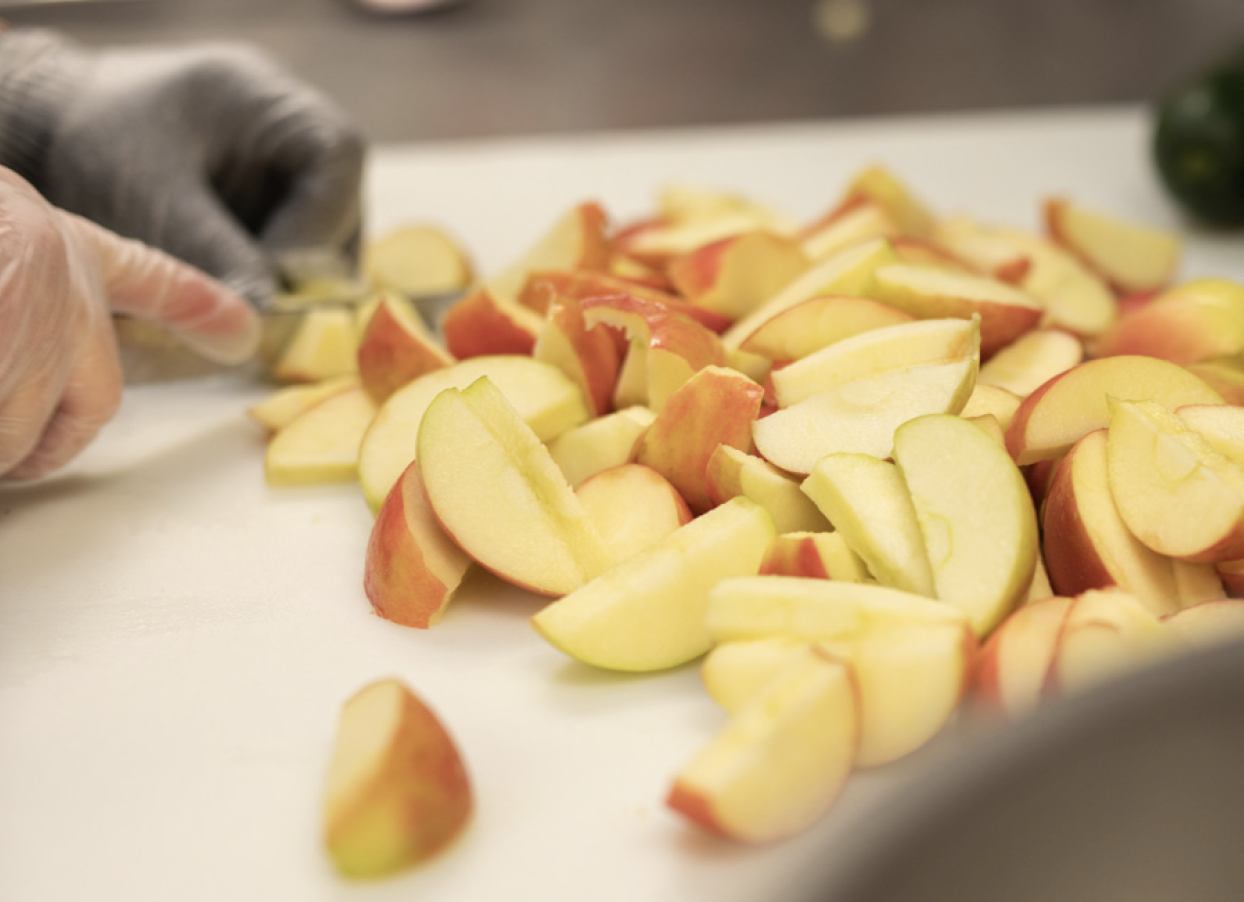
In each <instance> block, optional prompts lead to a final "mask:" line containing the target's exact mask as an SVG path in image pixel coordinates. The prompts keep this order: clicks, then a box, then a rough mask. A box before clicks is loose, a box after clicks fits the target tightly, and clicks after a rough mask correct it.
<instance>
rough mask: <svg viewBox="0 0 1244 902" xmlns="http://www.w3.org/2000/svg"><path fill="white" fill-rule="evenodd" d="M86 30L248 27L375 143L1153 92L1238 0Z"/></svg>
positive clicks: (855, 3) (548, 3)
mask: <svg viewBox="0 0 1244 902" xmlns="http://www.w3.org/2000/svg"><path fill="white" fill-rule="evenodd" d="M0 17H3V18H5V19H7V20H8V21H9V22H10V23H12V24H16V25H43V26H51V27H54V28H57V29H60V30H62V31H65V32H68V33H70V34H72V35H74V36H76V37H77V38H79V39H81V40H83V41H85V42H87V43H89V44H93V45H107V44H130V43H143V42H162V41H184V40H197V39H203V38H245V39H247V40H250V41H252V42H254V43H256V44H258V45H260V46H262V47H263V48H265V49H266V50H267V51H268V52H269V53H271V54H272V55H273V56H275V57H276V58H277V59H278V60H280V61H281V62H283V63H284V64H285V65H286V66H287V67H289V68H290V69H292V70H294V71H295V72H296V73H298V74H300V75H301V76H303V77H304V78H305V79H307V80H309V81H311V82H312V83H314V84H316V85H318V86H319V87H320V88H321V89H323V90H324V91H325V92H326V93H328V94H329V95H331V96H332V97H334V98H335V99H336V100H337V101H338V102H340V103H341V104H342V105H343V106H344V107H345V108H346V109H348V110H349V111H350V113H351V114H352V115H353V116H354V118H355V119H356V121H358V122H359V123H360V125H361V126H362V127H363V129H364V130H365V131H366V133H367V134H368V136H369V137H370V138H371V139H372V140H375V141H419V140H434V139H460V138H478V137H489V136H496V135H528V134H541V133H570V132H580V131H585V130H602V129H604V130H617V129H634V128H654V127H655V128H659V127H668V126H682V125H699V124H723V123H739V122H765V121H783V120H801V119H825V118H831V117H859V116H877V115H888V114H913V113H915V114H920V113H940V112H948V111H984V110H997V109H1016V108H1021V109H1027V108H1037V107H1050V106H1067V105H1086V104H1087V105H1095V104H1114V103H1147V102H1150V101H1151V100H1153V99H1154V98H1156V97H1157V96H1158V95H1159V94H1160V93H1161V92H1162V91H1164V90H1165V89H1166V88H1168V87H1169V86H1170V85H1171V84H1172V83H1173V82H1175V81H1177V80H1178V79H1180V78H1182V77H1183V76H1184V75H1186V74H1188V73H1190V72H1193V71H1195V70H1197V69H1198V68H1200V67H1201V66H1203V65H1205V64H1206V63H1207V62H1209V61H1211V60H1212V59H1213V58H1215V57H1216V56H1218V55H1220V54H1222V53H1223V52H1224V51H1226V50H1227V49H1229V48H1230V47H1232V46H1233V45H1235V44H1237V43H1239V42H1240V41H1242V40H1244V2H1241V0H627V2H622V3H619V2H609V0H459V2H455V3H451V4H450V5H448V6H445V7H443V8H440V9H437V10H435V11H432V12H425V13H422V14H417V15H413V14H405V15H393V14H378V13H375V12H368V11H366V10H364V9H363V8H362V7H361V6H360V5H359V4H358V3H356V2H353V0H44V2H4V0H0Z"/></svg>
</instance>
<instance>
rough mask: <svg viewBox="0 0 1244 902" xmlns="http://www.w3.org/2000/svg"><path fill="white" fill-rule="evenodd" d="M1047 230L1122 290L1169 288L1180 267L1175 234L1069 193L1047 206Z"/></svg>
mask: <svg viewBox="0 0 1244 902" xmlns="http://www.w3.org/2000/svg"><path fill="white" fill-rule="evenodd" d="M1043 213H1044V218H1045V227H1046V231H1047V232H1048V233H1049V235H1050V237H1051V238H1053V239H1054V240H1055V241H1056V242H1058V243H1059V244H1060V245H1062V246H1063V247H1065V248H1067V250H1069V251H1071V252H1072V253H1073V254H1075V255H1076V256H1077V257H1079V258H1080V259H1081V260H1082V261H1084V263H1085V265H1087V266H1088V267H1089V268H1091V269H1092V270H1094V271H1095V272H1097V273H1098V274H1100V275H1101V276H1102V278H1104V279H1105V280H1106V281H1107V282H1108V283H1110V284H1111V285H1112V286H1113V287H1114V288H1115V290H1117V291H1119V292H1120V293H1123V294H1131V293H1139V292H1148V291H1157V290H1160V289H1162V288H1165V287H1166V286H1167V285H1168V284H1170V282H1171V280H1172V279H1173V278H1174V277H1175V273H1176V272H1177V271H1178V270H1179V263H1180V258H1181V256H1182V254H1183V242H1181V241H1180V240H1179V238H1178V236H1176V235H1175V234H1174V233H1172V232H1168V231H1166V230H1165V229H1155V228H1151V227H1148V226H1142V225H1139V224H1137V223H1134V222H1129V221H1127V220H1123V219H1120V218H1118V217H1116V216H1111V215H1109V214H1106V213H1102V212H1100V211H1098V210H1094V209H1091V208H1089V207H1086V206H1084V205H1083V204H1080V203H1077V202H1075V201H1072V200H1068V199H1067V198H1065V197H1051V198H1049V199H1047V200H1046V201H1045V203H1044V205H1043Z"/></svg>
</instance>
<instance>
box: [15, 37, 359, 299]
mask: <svg viewBox="0 0 1244 902" xmlns="http://www.w3.org/2000/svg"><path fill="white" fill-rule="evenodd" d="M364 150H365V148H364V142H363V139H362V136H361V134H360V133H359V132H358V131H357V130H356V129H355V127H354V126H353V125H352V124H351V123H350V122H349V121H348V120H347V118H346V117H345V116H344V115H343V114H342V113H341V111H339V110H338V109H337V108H336V107H335V106H333V104H331V103H330V102H329V101H328V100H327V99H326V98H325V97H323V96H322V95H320V94H318V93H316V92H315V91H313V90H312V89H310V88H309V87H307V86H306V85H304V84H302V83H301V82H299V81H297V80H296V79H294V78H293V77H291V76H290V75H289V74H288V73H287V72H285V71H283V70H282V69H280V68H279V67H278V66H276V65H275V64H274V63H273V62H272V61H271V60H269V59H268V58H267V57H266V56H264V55H263V54H261V53H259V52H257V51H255V50H253V49H250V48H248V47H246V46H244V45H238V44H223V43H211V44H207V43H201V44H190V45H187V46H178V47H162V48H153V49H124V50H122V49H117V50H104V51H100V52H93V51H89V50H87V49H86V48H84V47H82V46H80V45H78V44H75V43H73V42H71V41H69V40H67V39H66V38H64V37H62V36H59V35H57V34H55V33H52V32H48V31H41V30H18V29H13V30H8V31H5V32H3V33H0V164H2V165H7V166H9V167H11V168H13V169H14V170H16V171H17V172H19V173H20V174H22V175H23V176H25V177H26V178H27V179H28V180H29V181H30V182H31V184H33V185H34V186H35V187H36V188H37V189H38V190H39V191H40V192H41V193H42V194H43V195H44V196H45V197H46V198H47V199H48V200H49V201H51V202H52V203H53V204H55V205H57V206H59V207H61V208H63V209H66V210H70V211H72V212H75V213H78V214H80V215H82V216H85V217H86V218H88V219H91V220H93V221H94V222H96V223H98V224H99V225H102V226H105V227H107V228H109V229H111V230H113V231H115V232H118V233H120V234H122V235H125V236H128V237H131V238H136V239H138V240H140V241H144V242H146V243H147V244H151V245H154V246H155V247H158V248H161V249H163V250H165V251H167V252H168V253H170V254H172V255H173V256H175V257H179V258H181V259H182V260H184V261H186V262H188V263H191V264H192V265H194V266H197V267H198V268H200V269H202V270H204V271H206V272H207V273H209V274H210V275H213V276H215V277H216V278H218V279H220V280H221V281H222V282H224V283H225V284H226V285H228V286H229V287H230V288H232V289H234V290H235V291H237V292H238V293H239V294H242V295H243V296H245V297H247V298H249V299H250V300H251V301H252V302H253V303H256V304H260V305H262V304H264V303H265V302H266V301H267V300H268V299H270V298H271V297H272V295H273V294H274V293H275V292H277V291H278V290H281V289H283V288H286V287H289V286H290V285H294V286H296V285H298V284H302V283H306V282H309V281H315V280H320V279H339V278H343V277H347V276H349V275H352V274H353V272H354V266H355V263H356V258H357V252H358V242H359V235H360V225H361V215H362V214H361V202H360V186H361V181H362V171H363V163H364Z"/></svg>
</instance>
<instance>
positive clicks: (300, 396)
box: [246, 373, 359, 435]
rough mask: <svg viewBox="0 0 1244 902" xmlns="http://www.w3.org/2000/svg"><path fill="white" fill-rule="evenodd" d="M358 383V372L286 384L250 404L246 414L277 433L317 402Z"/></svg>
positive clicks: (272, 432) (356, 385) (270, 433)
mask: <svg viewBox="0 0 1244 902" xmlns="http://www.w3.org/2000/svg"><path fill="white" fill-rule="evenodd" d="M358 385H359V378H358V376H357V375H356V374H354V373H347V374H344V375H341V376H332V377H330V378H328V379H322V380H320V381H319V382H300V383H296V384H294V385H283V386H281V387H280V388H278V389H277V390H276V391H274V392H272V394H270V395H268V396H267V397H266V398H264V399H263V400H262V401H259V402H258V403H256V404H252V405H251V406H250V407H248V408H247V409H246V415H247V416H248V417H250V418H251V419H252V420H254V421H255V422H256V423H258V424H259V425H260V426H261V427H263V428H264V429H265V430H266V431H267V432H268V433H269V435H275V434H276V433H277V432H279V431H280V430H281V429H283V428H285V427H286V426H288V425H289V424H290V423H292V422H293V421H294V420H296V419H297V418H298V417H300V416H301V415H302V414H304V413H306V412H307V411H308V410H310V409H311V408H312V407H314V406H315V405H316V404H319V403H320V402H321V401H325V400H327V399H328V398H331V397H332V396H333V395H337V394H340V393H341V392H343V391H345V390H346V389H352V388H357V387H358Z"/></svg>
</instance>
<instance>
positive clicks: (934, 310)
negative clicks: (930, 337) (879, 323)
mask: <svg viewBox="0 0 1244 902" xmlns="http://www.w3.org/2000/svg"><path fill="white" fill-rule="evenodd" d="M874 280H875V289H874V293H873V295H872V296H873V297H875V298H877V299H878V300H880V301H884V302H886V303H887V304H893V305H894V306H895V307H898V308H899V309H900V310H905V311H907V312H908V313H910V314H911V315H912V316H915V317H917V318H919V319H935V318H941V317H959V318H962V319H967V318H969V317H971V316H972V315H973V314H979V315H980V335H981V339H980V340H981V351H980V353H981V358H982V359H987V358H989V357H990V356H991V355H992V354H993V353H994V352H995V351H997V350H998V349H999V348H1003V347H1006V346H1007V345H1008V344H1010V343H1011V342H1013V341H1015V339H1017V338H1019V336H1021V335H1023V334H1024V333H1025V332H1027V331H1029V330H1030V329H1032V328H1034V327H1035V326H1036V325H1037V324H1038V322H1039V321H1040V319H1041V314H1042V307H1041V304H1040V303H1038V302H1037V301H1036V300H1034V299H1033V297H1032V296H1031V295H1029V294H1027V293H1026V292H1024V291H1021V290H1019V289H1017V288H1015V287H1014V286H1012V285H1008V284H1007V283H1006V282H1003V281H1002V280H1000V279H996V278H993V277H992V276H983V275H975V274H973V273H969V272H955V271H953V270H949V269H946V268H945V267H941V266H927V265H925V266H921V265H917V264H912V263H897V264H890V265H888V266H881V267H878V268H877V271H876V273H875V274H874Z"/></svg>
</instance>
